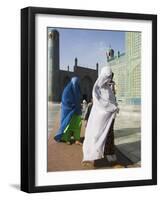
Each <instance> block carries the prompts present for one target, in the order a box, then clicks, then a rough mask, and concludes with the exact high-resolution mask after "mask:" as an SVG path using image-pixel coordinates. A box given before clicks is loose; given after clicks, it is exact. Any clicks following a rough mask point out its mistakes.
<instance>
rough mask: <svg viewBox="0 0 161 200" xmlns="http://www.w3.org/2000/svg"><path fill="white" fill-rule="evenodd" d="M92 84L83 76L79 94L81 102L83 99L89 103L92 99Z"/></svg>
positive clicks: (89, 79)
mask: <svg viewBox="0 0 161 200" xmlns="http://www.w3.org/2000/svg"><path fill="white" fill-rule="evenodd" d="M92 89H93V82H92V80H91V78H90V77H89V76H85V77H83V78H82V79H81V93H82V99H81V100H82V101H83V99H85V100H86V101H87V102H89V101H90V100H91V98H92Z"/></svg>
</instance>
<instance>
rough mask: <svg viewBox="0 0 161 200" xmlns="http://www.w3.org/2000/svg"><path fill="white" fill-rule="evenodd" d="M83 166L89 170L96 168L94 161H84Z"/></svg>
mask: <svg viewBox="0 0 161 200" xmlns="http://www.w3.org/2000/svg"><path fill="white" fill-rule="evenodd" d="M82 166H83V167H87V168H93V167H94V161H84V162H82Z"/></svg>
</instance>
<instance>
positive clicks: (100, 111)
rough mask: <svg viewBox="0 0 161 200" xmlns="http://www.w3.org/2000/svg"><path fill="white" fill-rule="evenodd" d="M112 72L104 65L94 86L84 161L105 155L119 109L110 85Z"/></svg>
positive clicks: (84, 146)
mask: <svg viewBox="0 0 161 200" xmlns="http://www.w3.org/2000/svg"><path fill="white" fill-rule="evenodd" d="M111 74H112V71H111V69H110V68H109V67H104V68H103V69H102V70H101V73H100V75H99V77H98V79H97V80H96V82H95V84H94V87H93V91H92V96H93V106H92V110H91V113H90V116H89V119H88V123H87V127H86V131H85V140H84V143H83V162H84V161H93V160H97V159H100V158H103V157H104V147H105V142H106V138H107V134H108V132H109V129H110V126H111V123H112V121H113V119H114V118H115V116H116V111H117V104H116V100H115V96H114V94H113V92H112V90H111V87H110V85H108V83H109V82H110V81H111Z"/></svg>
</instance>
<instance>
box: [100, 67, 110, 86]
mask: <svg viewBox="0 0 161 200" xmlns="http://www.w3.org/2000/svg"><path fill="white" fill-rule="evenodd" d="M111 75H112V70H111V68H110V67H103V68H102V70H101V73H100V75H99V77H98V79H97V85H98V86H99V87H102V86H103V85H104V84H105V83H108V82H110V81H111Z"/></svg>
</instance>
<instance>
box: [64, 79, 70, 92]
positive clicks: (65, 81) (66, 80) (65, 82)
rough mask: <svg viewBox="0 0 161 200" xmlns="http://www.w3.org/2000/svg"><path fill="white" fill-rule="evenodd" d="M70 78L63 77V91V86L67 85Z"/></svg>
mask: <svg viewBox="0 0 161 200" xmlns="http://www.w3.org/2000/svg"><path fill="white" fill-rule="evenodd" d="M69 81H70V78H69V76H65V78H64V80H63V89H64V88H65V86H66V85H67V84H68V83H69Z"/></svg>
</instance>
